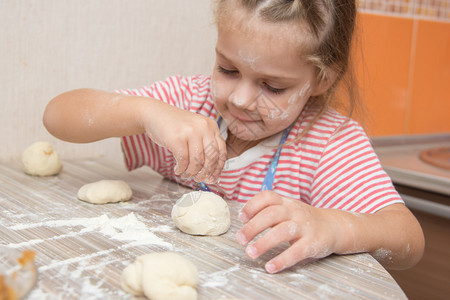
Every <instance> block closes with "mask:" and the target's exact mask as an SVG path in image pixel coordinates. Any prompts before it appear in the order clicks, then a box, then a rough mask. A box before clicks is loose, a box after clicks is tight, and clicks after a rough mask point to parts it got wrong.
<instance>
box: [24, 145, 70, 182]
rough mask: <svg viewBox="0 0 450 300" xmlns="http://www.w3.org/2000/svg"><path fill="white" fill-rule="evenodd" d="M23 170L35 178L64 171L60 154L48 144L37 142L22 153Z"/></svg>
mask: <svg viewBox="0 0 450 300" xmlns="http://www.w3.org/2000/svg"><path fill="white" fill-rule="evenodd" d="M22 163H23V170H24V171H25V173H27V174H29V175H34V176H50V175H56V174H58V173H59V172H60V171H61V169H62V164H61V161H60V160H59V156H58V153H56V151H55V150H53V148H52V146H51V145H50V144H49V143H47V142H36V143H34V144H32V145H31V146H29V147H28V148H27V149H25V151H24V152H23V153H22Z"/></svg>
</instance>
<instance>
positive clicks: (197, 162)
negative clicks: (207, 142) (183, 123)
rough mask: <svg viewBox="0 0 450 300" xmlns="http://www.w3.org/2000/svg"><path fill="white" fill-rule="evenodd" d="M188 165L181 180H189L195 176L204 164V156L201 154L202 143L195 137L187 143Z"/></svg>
mask: <svg viewBox="0 0 450 300" xmlns="http://www.w3.org/2000/svg"><path fill="white" fill-rule="evenodd" d="M188 149H189V155H188V159H189V161H188V165H187V168H186V170H185V171H184V172H183V175H182V177H183V178H190V177H193V176H195V175H197V173H198V172H199V171H200V170H201V169H202V168H203V164H204V162H205V156H204V153H203V151H204V150H203V141H202V140H201V139H199V138H197V137H194V138H191V139H190V140H189V142H188Z"/></svg>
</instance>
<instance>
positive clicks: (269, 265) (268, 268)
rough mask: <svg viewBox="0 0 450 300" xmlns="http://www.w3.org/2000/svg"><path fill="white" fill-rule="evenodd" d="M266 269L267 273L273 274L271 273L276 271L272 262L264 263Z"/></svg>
mask: <svg viewBox="0 0 450 300" xmlns="http://www.w3.org/2000/svg"><path fill="white" fill-rule="evenodd" d="M266 271H267V272H268V273H271V274H273V273H275V272H276V267H275V265H274V264H273V263H270V262H269V263H267V264H266Z"/></svg>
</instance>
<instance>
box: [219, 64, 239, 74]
mask: <svg viewBox="0 0 450 300" xmlns="http://www.w3.org/2000/svg"><path fill="white" fill-rule="evenodd" d="M217 71H219V72H220V73H223V74H225V75H235V74H237V73H238V71H237V70H229V69H225V68H223V67H221V66H217Z"/></svg>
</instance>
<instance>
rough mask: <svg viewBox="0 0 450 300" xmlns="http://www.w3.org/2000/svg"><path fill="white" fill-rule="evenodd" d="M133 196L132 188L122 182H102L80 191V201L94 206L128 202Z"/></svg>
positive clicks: (89, 184) (84, 186) (89, 185)
mask: <svg viewBox="0 0 450 300" xmlns="http://www.w3.org/2000/svg"><path fill="white" fill-rule="evenodd" d="M132 195H133V192H132V191H131V188H130V186H129V185H128V184H127V183H126V182H125V181H122V180H100V181H97V182H93V183H88V184H85V185H83V186H82V187H81V188H80V189H79V190H78V199H80V200H83V201H86V202H90V203H94V204H105V203H110V202H120V201H128V200H130V199H131V196H132Z"/></svg>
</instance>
